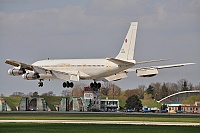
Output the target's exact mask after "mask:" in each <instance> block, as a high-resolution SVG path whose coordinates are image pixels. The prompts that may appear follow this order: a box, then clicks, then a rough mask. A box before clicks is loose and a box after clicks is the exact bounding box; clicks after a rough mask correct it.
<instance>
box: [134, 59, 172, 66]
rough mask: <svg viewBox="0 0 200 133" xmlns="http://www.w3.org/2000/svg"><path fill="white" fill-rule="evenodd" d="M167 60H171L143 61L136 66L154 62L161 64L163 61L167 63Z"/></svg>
mask: <svg viewBox="0 0 200 133" xmlns="http://www.w3.org/2000/svg"><path fill="white" fill-rule="evenodd" d="M167 60H169V59H160V60H150V61H142V62H137V63H136V65H141V64H147V63H153V62H161V61H167Z"/></svg>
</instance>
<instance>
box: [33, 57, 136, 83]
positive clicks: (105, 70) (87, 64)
mask: <svg viewBox="0 0 200 133" xmlns="http://www.w3.org/2000/svg"><path fill="white" fill-rule="evenodd" d="M32 65H33V66H38V67H43V68H45V69H50V70H55V71H62V72H66V73H68V72H71V73H72V74H76V73H77V72H79V74H80V79H82V80H88V79H93V80H98V79H100V78H101V77H108V76H111V75H113V74H115V73H119V72H121V71H123V70H126V69H128V68H131V67H133V66H134V65H133V64H132V65H127V66H119V65H117V64H115V63H113V62H110V61H108V60H106V59H60V60H41V61H37V62H35V63H33V64H32ZM49 78H50V79H51V78H55V77H52V76H50V77H49Z"/></svg>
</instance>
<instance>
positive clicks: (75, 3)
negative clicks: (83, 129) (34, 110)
mask: <svg viewBox="0 0 200 133" xmlns="http://www.w3.org/2000/svg"><path fill="white" fill-rule="evenodd" d="M131 21H138V22H139V24H138V32H137V39H136V47H135V56H134V59H135V60H136V61H146V60H152V59H168V58H169V59H170V60H169V61H166V62H160V63H154V64H146V66H148V65H150V66H151V65H165V64H166V65H167V64H174V63H185V62H195V63H197V64H196V65H191V66H186V67H182V68H174V69H165V70H160V71H159V74H158V75H157V76H156V77H152V78H140V77H137V76H136V74H135V73H129V77H128V78H126V79H123V80H121V81H117V82H114V83H115V84H116V85H118V86H119V87H120V88H122V89H133V88H136V87H137V86H138V85H143V84H144V85H149V84H150V83H152V82H161V83H163V82H175V83H176V82H177V81H178V80H180V79H183V78H184V79H187V80H188V81H190V82H191V83H193V84H194V85H198V84H199V82H200V1H199V0H190V1H188V0H159V1H157V0H151V1H149V0H15V1H13V0H0V94H4V95H11V94H12V93H13V92H16V91H19V92H24V93H25V94H27V93H29V92H34V91H37V92H39V94H41V93H43V92H48V91H53V92H54V93H55V94H57V95H61V91H62V90H63V88H62V82H63V81H51V82H49V81H45V82H44V87H43V88H39V87H37V82H38V81H26V80H23V79H22V78H21V76H19V77H14V76H9V75H8V74H7V70H8V69H10V68H12V66H9V65H7V64H5V63H4V62H5V60H6V59H13V60H17V61H21V62H25V63H29V64H32V63H33V62H35V61H37V60H41V59H47V58H50V59H60V58H62V59H64V58H81V59H82V58H106V57H115V56H116V55H117V54H118V52H119V50H120V48H121V46H122V43H123V40H124V37H125V35H126V33H127V30H128V28H129V26H130V22H131ZM137 67H140V66H137ZM89 82H91V81H88V82H84V83H87V84H89Z"/></svg>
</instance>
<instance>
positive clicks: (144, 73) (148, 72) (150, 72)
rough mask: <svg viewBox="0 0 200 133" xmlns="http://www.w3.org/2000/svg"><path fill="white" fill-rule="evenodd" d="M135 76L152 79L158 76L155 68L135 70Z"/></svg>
mask: <svg viewBox="0 0 200 133" xmlns="http://www.w3.org/2000/svg"><path fill="white" fill-rule="evenodd" d="M136 73H137V76H139V77H153V76H156V75H157V74H158V69H157V68H142V69H137V70H136Z"/></svg>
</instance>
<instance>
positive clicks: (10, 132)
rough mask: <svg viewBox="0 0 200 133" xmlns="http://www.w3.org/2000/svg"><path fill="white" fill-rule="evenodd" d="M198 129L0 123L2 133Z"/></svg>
mask: <svg viewBox="0 0 200 133" xmlns="http://www.w3.org/2000/svg"><path fill="white" fill-rule="evenodd" d="M199 131H200V127H199V126H196V127H193V126H146V125H109V124H108V125H104V124H51V123H50V124H47V123H0V132H3V133H27V132H28V133H54V132H56V133H66V132H69V133H129V132H130V133H133V132H134V133H141V132H148V133H169V132H170V133H177V132H181V133H188V132H193V133H197V132H199Z"/></svg>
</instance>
